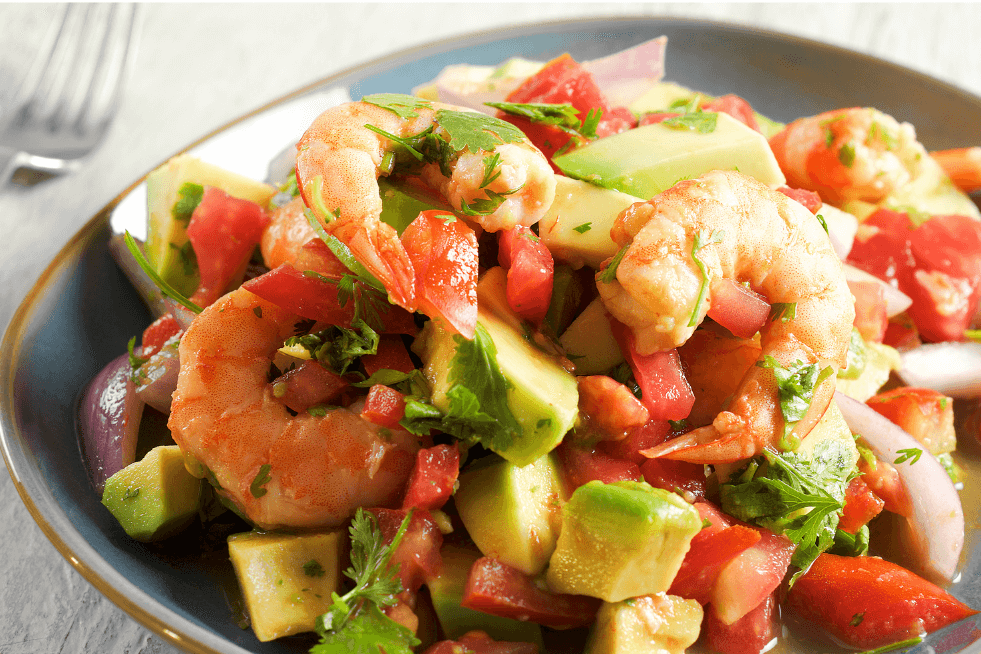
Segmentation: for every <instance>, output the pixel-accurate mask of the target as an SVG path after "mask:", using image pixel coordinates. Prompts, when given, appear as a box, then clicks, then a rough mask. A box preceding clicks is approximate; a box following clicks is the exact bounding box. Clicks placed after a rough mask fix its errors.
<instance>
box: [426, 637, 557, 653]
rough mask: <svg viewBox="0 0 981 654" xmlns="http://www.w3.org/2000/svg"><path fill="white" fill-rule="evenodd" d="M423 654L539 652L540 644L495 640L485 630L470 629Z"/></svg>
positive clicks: (439, 643) (443, 641)
mask: <svg viewBox="0 0 981 654" xmlns="http://www.w3.org/2000/svg"><path fill="white" fill-rule="evenodd" d="M423 654H538V645H535V644H534V643H511V642H507V641H499V640H493V639H492V638H491V637H490V636H488V635H487V634H486V633H484V632H483V631H468V632H467V633H465V634H463V635H462V636H460V638H459V640H441V641H439V642H438V643H436V644H435V645H432V646H431V647H430V648H429V649H427V650H426V651H425V652H424V653H423Z"/></svg>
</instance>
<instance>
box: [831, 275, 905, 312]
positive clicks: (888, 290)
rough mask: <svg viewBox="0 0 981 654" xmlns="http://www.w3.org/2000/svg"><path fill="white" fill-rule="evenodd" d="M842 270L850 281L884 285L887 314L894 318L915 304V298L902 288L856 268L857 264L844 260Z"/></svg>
mask: <svg viewBox="0 0 981 654" xmlns="http://www.w3.org/2000/svg"><path fill="white" fill-rule="evenodd" d="M841 267H842V270H844V271H845V279H846V280H848V281H850V282H876V283H877V284H879V285H881V286H882V291H883V294H884V295H885V298H886V315H887V316H889V317H890V318H892V317H893V316H895V315H897V314H900V313H902V312H903V311H906V309H908V308H909V305H911V304H913V300H912V299H911V298H910V296H908V295H906V294H905V293H903V292H902V291H901V290H899V289H898V288H896V287H895V286H893V285H892V284H888V283H886V282H884V281H882V280H881V279H879V278H878V277H876V276H875V275H873V274H871V273H867V272H865V271H864V270H862V269H861V268H856V267H855V266H853V265H851V264H848V263H844V262H842V264H841Z"/></svg>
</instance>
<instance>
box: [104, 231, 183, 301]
mask: <svg viewBox="0 0 981 654" xmlns="http://www.w3.org/2000/svg"><path fill="white" fill-rule="evenodd" d="M123 242H124V243H125V244H126V249H128V250H129V252H130V254H132V255H133V258H134V259H136V263H138V264H139V265H140V268H142V269H143V272H145V273H146V274H147V276H148V277H149V278H150V279H151V280H152V281H153V283H154V284H156V285H157V288H159V289H160V292H161V293H163V294H164V295H166V296H167V297H169V298H170V299H172V300H173V301H174V302H177V303H178V304H180V305H181V306H182V307H184V308H186V309H188V310H190V311H193V312H194V313H201V311H202V309H201V307H199V306H198V305H196V304H194V303H193V302H191V301H190V300H188V299H187V298H186V297H184V296H183V295H181V293H180V292H178V291H177V290H176V289H174V287H173V286H171V285H170V284H168V283H167V282H165V281H164V280H163V279H162V278H161V277H160V275H158V274H157V271H156V270H154V269H153V266H151V265H150V262H149V261H147V260H146V257H145V256H143V252H142V251H141V250H140V247H139V246H138V245H137V244H136V241H135V240H134V239H133V236H132V235H131V234H130V233H129V231H127V232H125V233H124V234H123Z"/></svg>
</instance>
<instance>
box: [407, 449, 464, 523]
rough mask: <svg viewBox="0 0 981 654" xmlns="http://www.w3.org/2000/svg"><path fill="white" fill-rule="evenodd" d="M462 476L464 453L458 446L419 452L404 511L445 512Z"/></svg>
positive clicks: (411, 474)
mask: <svg viewBox="0 0 981 654" xmlns="http://www.w3.org/2000/svg"><path fill="white" fill-rule="evenodd" d="M459 474H460V450H459V449H457V447H456V445H436V446H435V447H429V448H423V449H421V450H419V452H418V453H417V454H416V463H415V466H414V467H413V468H412V472H411V473H410V474H409V481H408V483H407V484H406V489H405V499H404V500H402V508H403V509H411V508H413V507H415V508H419V509H425V510H427V511H434V510H436V509H441V508H443V505H444V504H446V502H447V500H449V499H450V496H451V495H452V494H453V486H454V485H455V484H456V479H457V477H458V476H459Z"/></svg>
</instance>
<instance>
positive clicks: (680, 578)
mask: <svg viewBox="0 0 981 654" xmlns="http://www.w3.org/2000/svg"><path fill="white" fill-rule="evenodd" d="M699 504H700V503H698V502H696V504H695V506H696V507H697V506H698V505H699ZM713 527H714V528H707V529H703V530H702V531H701V532H699V533H697V534H695V537H694V538H693V539H692V541H691V545H690V547H689V548H688V553H687V554H685V559H684V561H682V563H681V568H679V569H678V574H676V575H675V577H674V581H672V582H671V588H670V589H669V590H668V593H669V594H671V595H677V596H679V597H684V598H685V599H693V600H696V601H697V602H698V603H700V604H701V605H702V606H704V605H706V604H708V602H709V600H710V599H711V594H712V588H713V587H714V586H715V580H716V577H718V574H719V571H720V570H721V569H722V566H724V565H726V564H727V563H729V562H730V561H732V560H733V559H734V558H736V557H737V556H739V555H740V554H741V553H742V552H744V551H745V550H747V549H748V548H750V547H752V546H753V545H755V544H756V543H757V542H759V540H760V532H759V531H757V530H755V529H751V528H749V527H747V526H745V525H732V526H716V525H713ZM706 532H707V533H706Z"/></svg>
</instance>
